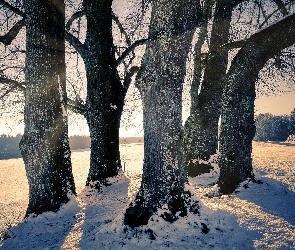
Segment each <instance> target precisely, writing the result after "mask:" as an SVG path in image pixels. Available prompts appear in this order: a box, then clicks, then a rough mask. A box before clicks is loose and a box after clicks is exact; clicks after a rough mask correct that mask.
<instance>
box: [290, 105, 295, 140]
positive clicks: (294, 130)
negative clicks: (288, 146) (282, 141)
mask: <svg viewBox="0 0 295 250" xmlns="http://www.w3.org/2000/svg"><path fill="white" fill-rule="evenodd" d="M289 131H290V135H295V109H294V110H293V111H292V112H291V116H290V127H289Z"/></svg>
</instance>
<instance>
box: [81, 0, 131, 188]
mask: <svg viewBox="0 0 295 250" xmlns="http://www.w3.org/2000/svg"><path fill="white" fill-rule="evenodd" d="M111 5H112V0H103V1H94V0H84V1H83V6H84V9H85V12H86V17H87V34H86V41H85V44H84V47H85V53H84V54H83V55H82V57H83V60H84V63H85V68H86V76H87V98H86V112H85V114H84V115H85V117H86V119H87V122H88V126H89V130H90V137H91V156H90V169H89V174H88V179H87V185H88V184H89V183H90V182H94V181H99V180H105V178H107V177H111V176H115V175H116V174H117V173H118V168H120V166H121V162H120V151H119V128H120V119H121V114H122V111H123V105H124V98H125V94H126V92H127V88H125V86H123V84H122V83H121V81H120V79H119V76H118V72H117V69H116V60H115V54H114V45H113V37H112V13H111V10H112V9H111Z"/></svg>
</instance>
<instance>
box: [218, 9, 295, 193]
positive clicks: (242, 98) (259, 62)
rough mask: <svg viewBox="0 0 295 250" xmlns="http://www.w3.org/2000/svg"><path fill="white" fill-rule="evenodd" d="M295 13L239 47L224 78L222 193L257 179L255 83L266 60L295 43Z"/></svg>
mask: <svg viewBox="0 0 295 250" xmlns="http://www.w3.org/2000/svg"><path fill="white" fill-rule="evenodd" d="M294 25H295V14H293V15H290V16H288V17H286V18H284V19H282V20H281V21H279V22H277V23H275V24H273V25H271V26H269V27H267V28H265V29H263V30H261V31H259V32H257V33H255V34H254V35H252V36H251V37H250V38H249V39H248V41H247V42H246V44H245V45H244V46H243V47H242V48H241V49H240V50H239V52H238V54H237V55H236V56H235V58H234V59H233V61H232V63H231V67H230V69H229V71H228V73H227V76H226V78H225V80H224V83H225V85H224V86H225V88H224V92H223V98H222V100H223V102H222V119H221V121H222V122H221V135H220V153H221V155H220V162H219V166H220V177H219V180H218V184H219V186H220V191H221V192H222V193H231V192H233V191H234V190H235V189H236V187H237V186H238V185H239V184H240V183H241V182H242V181H244V180H246V179H248V178H254V174H253V168H252V159H251V152H252V139H253V137H254V134H255V123H254V100H255V82H256V80H257V77H258V74H259V71H260V70H261V69H262V68H263V66H264V65H265V63H266V62H267V60H269V59H270V58H273V57H274V56H275V55H277V54H278V53H279V52H280V51H281V50H283V49H285V48H287V47H289V46H291V45H293V44H294V43H295V30H294Z"/></svg>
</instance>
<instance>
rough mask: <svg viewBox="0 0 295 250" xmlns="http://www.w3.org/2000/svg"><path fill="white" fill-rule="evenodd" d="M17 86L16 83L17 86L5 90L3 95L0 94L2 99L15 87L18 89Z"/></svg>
mask: <svg viewBox="0 0 295 250" xmlns="http://www.w3.org/2000/svg"><path fill="white" fill-rule="evenodd" d="M16 88H17V86H16V85H15V86H11V87H10V88H9V89H8V90H6V91H5V93H4V94H3V95H1V96H0V100H3V98H4V97H5V96H7V95H8V94H9V93H10V92H12V91H13V90H14V89H16Z"/></svg>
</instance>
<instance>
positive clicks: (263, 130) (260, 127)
mask: <svg viewBox="0 0 295 250" xmlns="http://www.w3.org/2000/svg"><path fill="white" fill-rule="evenodd" d="M294 121H295V112H294V111H292V113H291V115H290V116H275V115H272V114H269V113H266V114H259V115H258V116H256V117H255V125H256V134H255V137H254V140H256V141H286V140H287V138H288V137H289V136H290V135H294V134H295V123H294Z"/></svg>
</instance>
